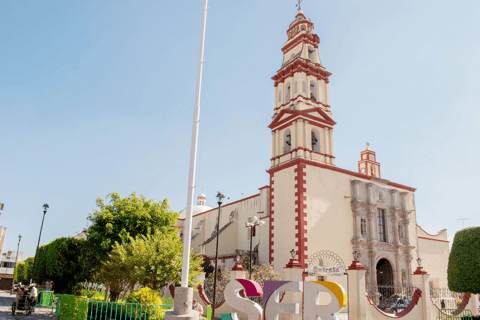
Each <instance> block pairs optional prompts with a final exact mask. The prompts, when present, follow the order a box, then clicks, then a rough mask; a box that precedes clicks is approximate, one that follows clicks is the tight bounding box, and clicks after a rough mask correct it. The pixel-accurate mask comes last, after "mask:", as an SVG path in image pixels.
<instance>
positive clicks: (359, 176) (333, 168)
mask: <svg viewBox="0 0 480 320" xmlns="http://www.w3.org/2000/svg"><path fill="white" fill-rule="evenodd" d="M299 163H304V164H308V165H311V166H314V167H320V168H324V169H328V170H332V171H337V172H340V173H344V174H348V175H350V176H353V177H357V178H361V179H365V180H371V179H372V177H371V176H368V175H365V174H361V173H357V172H353V171H350V170H346V169H342V168H339V167H335V166H332V165H327V164H323V163H320V162H314V161H312V160H307V159H302V158H299V159H296V160H293V161H290V162H287V163H283V164H281V165H279V166H277V167H274V168H271V169H269V170H267V172H268V173H270V174H273V173H275V172H277V171H280V170H283V169H285V168H288V167H291V166H294V165H297V164H299ZM387 185H389V186H392V187H396V188H399V189H404V190H408V191H412V192H414V191H415V190H417V189H415V188H411V187H407V186H404V185H401V184H398V183H394V182H388V184H387Z"/></svg>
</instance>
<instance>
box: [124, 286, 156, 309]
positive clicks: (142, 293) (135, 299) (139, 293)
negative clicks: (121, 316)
mask: <svg viewBox="0 0 480 320" xmlns="http://www.w3.org/2000/svg"><path fill="white" fill-rule="evenodd" d="M127 302H128V303H140V304H141V305H144V306H146V305H147V304H162V299H161V298H160V294H159V293H158V292H157V291H155V290H153V289H150V288H140V289H137V290H135V291H133V292H132V293H131V294H129V295H128V297H127Z"/></svg>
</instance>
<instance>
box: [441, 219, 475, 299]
mask: <svg viewBox="0 0 480 320" xmlns="http://www.w3.org/2000/svg"><path fill="white" fill-rule="evenodd" d="M479 270H480V227H472V228H466V229H463V230H460V231H458V232H457V233H456V234H455V238H454V239H453V245H452V251H451V252H450V258H449V261H448V288H449V289H450V290H451V291H454V292H468V293H473V294H478V293H480V272H479Z"/></svg>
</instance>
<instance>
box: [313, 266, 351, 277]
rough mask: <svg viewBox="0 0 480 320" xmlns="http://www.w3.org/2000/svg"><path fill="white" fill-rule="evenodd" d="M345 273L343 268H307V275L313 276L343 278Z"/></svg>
mask: <svg viewBox="0 0 480 320" xmlns="http://www.w3.org/2000/svg"><path fill="white" fill-rule="evenodd" d="M344 273H345V267H343V266H337V267H321V266H311V265H309V266H308V274H309V275H313V276H343V274H344Z"/></svg>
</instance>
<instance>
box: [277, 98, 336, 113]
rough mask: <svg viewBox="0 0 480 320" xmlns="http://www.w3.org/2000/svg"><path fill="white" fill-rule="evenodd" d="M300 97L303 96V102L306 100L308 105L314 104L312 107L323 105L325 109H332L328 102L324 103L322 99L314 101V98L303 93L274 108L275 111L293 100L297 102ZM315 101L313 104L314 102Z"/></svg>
mask: <svg viewBox="0 0 480 320" xmlns="http://www.w3.org/2000/svg"><path fill="white" fill-rule="evenodd" d="M300 98H302V99H303V100H305V101H302V102H305V104H306V105H309V106H312V108H315V107H318V106H321V107H323V108H325V109H330V108H331V107H330V105H328V104H323V103H322V102H321V101H313V100H312V99H310V98H307V97H304V96H302V95H298V96H296V97H295V98H292V99H290V100H288V101H287V102H285V103H284V104H281V105H279V106H278V107H276V108H274V109H273V111H277V110H278V109H282V108H283V107H285V106H287V105H289V104H290V103H291V102H292V103H293V102H295V101H296V100H299V99H300ZM312 103H313V104H312Z"/></svg>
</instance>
